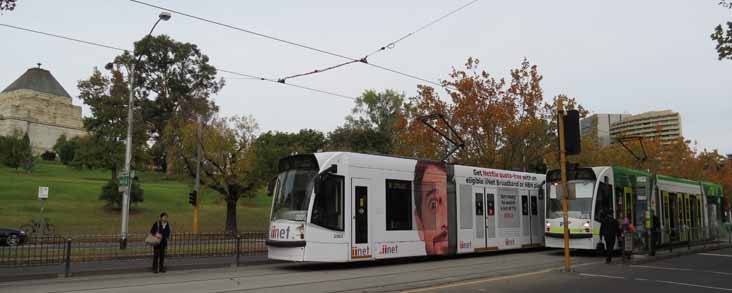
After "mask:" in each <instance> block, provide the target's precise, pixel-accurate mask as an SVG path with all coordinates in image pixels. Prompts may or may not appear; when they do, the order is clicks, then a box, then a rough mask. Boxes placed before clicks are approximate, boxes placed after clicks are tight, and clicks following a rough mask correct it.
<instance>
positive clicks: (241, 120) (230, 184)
mask: <svg viewBox="0 0 732 293" xmlns="http://www.w3.org/2000/svg"><path fill="white" fill-rule="evenodd" d="M197 127H198V126H197V123H190V122H189V123H186V124H185V125H184V126H183V128H182V129H181V131H180V133H181V136H180V141H179V142H180V144H179V145H178V146H177V147H178V148H179V150H180V154H181V158H182V161H183V163H184V164H185V165H186V168H185V169H186V170H188V172H189V174H190V175H191V176H195V173H194V172H195V170H196V167H195V166H196V165H195V162H196V161H195V160H196V145H198V144H199V140H198V138H197ZM257 129H258V126H257V123H256V121H255V120H254V118H252V117H247V116H242V117H232V118H229V119H223V118H212V119H211V120H210V121H209V122H208V123H207V124H206V126H205V127H204V128H203V130H202V139H201V140H200V146H201V150H202V154H203V160H202V163H201V170H202V183H203V184H205V185H206V186H208V187H209V188H211V189H213V190H215V191H217V192H218V193H219V194H221V195H222V196H223V197H224V201H226V232H228V233H236V232H237V231H238V227H237V221H236V206H237V202H238V201H239V199H240V198H241V197H242V196H245V195H248V194H251V193H252V192H253V191H254V189H255V188H256V187H257V186H259V185H260V184H261V183H262V182H263V180H266V178H262V177H260V176H257V175H258V174H257V172H256V169H255V167H256V161H255V156H256V152H255V140H256V131H257Z"/></svg>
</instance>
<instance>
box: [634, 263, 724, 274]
mask: <svg viewBox="0 0 732 293" xmlns="http://www.w3.org/2000/svg"><path fill="white" fill-rule="evenodd" d="M630 267H632V268H644V269H656V270H667V271H680V272H699V273H706V274H716V275H723V276H732V273H727V272H716V271H704V270H693V269H685V268H669V267H656V266H636V265H633V266H630Z"/></svg>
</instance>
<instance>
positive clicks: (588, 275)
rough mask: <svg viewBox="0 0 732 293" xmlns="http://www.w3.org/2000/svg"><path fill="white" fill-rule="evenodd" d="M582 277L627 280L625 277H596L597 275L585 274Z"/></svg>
mask: <svg viewBox="0 0 732 293" xmlns="http://www.w3.org/2000/svg"><path fill="white" fill-rule="evenodd" d="M580 276H585V277H598V278H608V279H621V280H625V277H618V276H608V275H595V274H584V273H582V274H580Z"/></svg>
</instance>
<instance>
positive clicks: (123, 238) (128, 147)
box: [107, 12, 171, 249]
mask: <svg viewBox="0 0 732 293" xmlns="http://www.w3.org/2000/svg"><path fill="white" fill-rule="evenodd" d="M170 16H171V15H170V13H168V12H161V13H160V14H159V15H158V20H157V21H155V24H154V25H153V26H152V28H151V29H150V32H149V33H147V36H150V35H152V33H153V31H154V30H155V27H156V26H158V23H160V21H161V20H162V21H168V20H169V19H170ZM132 54H133V55H134V54H135V53H134V51H133V52H132ZM141 58H142V55H140V56H139V57H137V59H136V60H135V62H133V63H132V64H130V68H129V76H130V96H129V101H128V102H127V140H126V141H125V170H124V174H123V176H126V177H127V182H126V183H127V186H126V188H124V192H123V194H122V221H121V222H122V223H121V226H122V227H121V229H120V230H121V231H120V240H119V248H120V249H125V248H127V226H128V225H127V224H128V222H129V213H130V191H131V189H132V178H130V177H131V174H130V162H131V161H132V119H133V117H132V116H133V115H132V113H133V109H132V108H133V106H134V100H135V66H136V65H137V63H139V62H140V59H141ZM110 66H111V64H107V67H108V68H109V67H110Z"/></svg>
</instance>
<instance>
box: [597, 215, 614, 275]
mask: <svg viewBox="0 0 732 293" xmlns="http://www.w3.org/2000/svg"><path fill="white" fill-rule="evenodd" d="M617 234H618V221H617V220H615V218H613V216H612V215H611V214H609V213H608V214H607V215H605V217H604V218H603V220H602V222H601V223H600V236H602V238H604V239H605V263H611V262H612V258H613V250H615V241H616V237H617Z"/></svg>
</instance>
